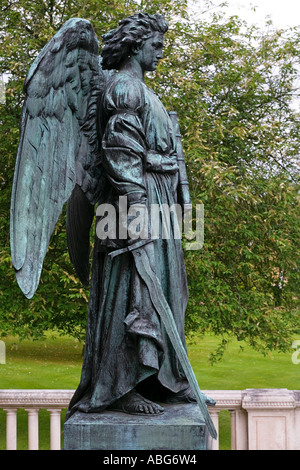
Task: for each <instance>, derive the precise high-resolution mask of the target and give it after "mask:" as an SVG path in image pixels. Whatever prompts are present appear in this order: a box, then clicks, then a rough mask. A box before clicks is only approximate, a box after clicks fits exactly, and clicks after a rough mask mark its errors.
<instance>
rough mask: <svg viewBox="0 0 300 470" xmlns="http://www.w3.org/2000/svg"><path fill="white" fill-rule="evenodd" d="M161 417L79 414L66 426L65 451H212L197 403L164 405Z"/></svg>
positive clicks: (116, 413) (105, 413) (72, 417)
mask: <svg viewBox="0 0 300 470" xmlns="http://www.w3.org/2000/svg"><path fill="white" fill-rule="evenodd" d="M163 406H164V409H165V411H164V413H163V414H162V415H159V416H134V415H129V414H125V413H119V412H114V411H104V412H102V413H88V414H86V413H80V412H76V413H74V415H72V416H71V418H69V419H68V421H67V422H66V423H65V426H64V449H65V450H208V449H210V448H211V438H210V436H209V433H208V431H207V428H206V426H205V423H204V420H203V417H202V414H201V412H200V410H199V407H198V405H197V404H182V405H181V404H180V405H165V404H164V405H163Z"/></svg>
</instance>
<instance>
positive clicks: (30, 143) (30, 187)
mask: <svg viewBox="0 0 300 470" xmlns="http://www.w3.org/2000/svg"><path fill="white" fill-rule="evenodd" d="M101 73H102V72H101V68H100V67H99V56H98V41H97V38H96V36H95V32H94V30H93V27H92V25H91V24H90V22H88V21H87V20H82V19H77V18H74V19H71V20H69V21H67V22H66V23H65V24H64V25H63V27H62V28H61V29H60V30H59V31H58V33H57V34H56V35H55V36H54V37H53V38H52V39H51V40H50V41H49V42H48V44H47V45H46V46H45V47H44V49H43V50H42V51H41V52H40V54H39V55H38V57H37V59H36V60H35V61H34V63H33V65H32V66H31V68H30V70H29V72H28V74H27V77H26V80H25V84H24V91H25V93H26V98H25V101H24V105H23V110H22V118H21V125H20V142H19V148H18V154H17V160H16V167H15V174H14V182H13V189H12V200H11V230H10V237H11V256H12V262H13V266H14V268H15V271H16V277H17V281H18V284H19V286H20V288H21V290H22V291H23V293H24V294H25V296H26V297H28V298H31V297H32V296H33V295H34V292H35V291H36V289H37V286H38V284H39V279H40V275H41V271H42V266H43V261H44V257H45V255H46V252H47V249H48V246H49V241H50V237H51V235H52V233H53V230H54V227H55V224H56V222H57V220H58V218H59V216H60V214H61V212H62V209H63V206H64V204H65V203H66V202H67V201H68V200H69V198H70V197H71V196H72V195H73V192H74V193H75V192H76V195H75V197H77V196H78V194H80V195H81V203H82V200H83V201H84V204H85V208H86V209H87V208H88V209H89V210H88V211H87V212H85V213H84V214H82V213H80V214H79V212H80V211H79V209H78V207H77V209H76V210H75V213H76V214H77V219H76V221H73V222H72V221H71V223H70V225H69V232H70V236H69V239H70V240H72V232H74V223H75V224H77V225H78V224H79V226H85V228H84V229H82V232H81V233H83V232H84V233H85V234H86V232H87V230H89V228H90V226H91V223H92V220H93V212H94V206H93V204H95V202H96V200H97V199H98V198H99V190H100V189H101V182H100V180H101V164H99V152H98V149H97V139H96V134H95V132H96V119H95V112H96V111H95V109H96V101H97V96H98V95H99V93H100V89H101V81H102V80H104V78H103V76H101ZM99 183H100V184H99ZM75 188H76V190H75V191H74V189H75ZM79 188H81V189H79ZM99 188H100V189H99ZM81 193H82V194H81ZM72 197H73V196H72ZM77 199H78V197H77ZM77 203H78V201H77ZM72 204H73V207H74V201H72ZM80 217H82V218H83V220H81V221H80ZM69 218H70V217H69ZM80 236H81V238H83V239H86V235H85V236H83V235H80V234H79V239H80ZM70 243H71V242H70ZM77 244H78V240H76V239H75V240H74V242H73V244H72V243H71V247H69V250H70V255H71V259H72V253H73V251H72V250H73V249H75V248H76V246H77ZM81 256H85V257H86V254H85V255H82V253H81ZM75 258H76V256H75ZM79 258H80V255H79ZM72 261H73V262H74V260H72ZM75 262H76V259H75ZM77 262H78V263H79V264H78V266H80V265H81V264H82V261H81V260H80V259H79V260H78V259H77ZM85 263H86V262H85ZM75 268H76V266H75ZM76 270H77V268H76ZM83 277H84V279H86V274H84V275H83Z"/></svg>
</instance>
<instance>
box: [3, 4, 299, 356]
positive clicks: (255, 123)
mask: <svg viewBox="0 0 300 470" xmlns="http://www.w3.org/2000/svg"><path fill="white" fill-rule="evenodd" d="M3 3H4V5H3V7H2V9H1V25H2V27H1V31H2V33H1V34H2V37H3V39H4V41H3V42H2V45H0V48H1V49H0V50H1V54H0V57H1V62H0V65H1V69H2V71H3V72H5V71H10V73H11V76H10V81H9V83H8V86H7V99H6V105H5V106H2V107H1V108H0V119H1V124H2V139H1V142H0V146H1V152H0V155H1V157H0V158H1V168H2V178H1V187H2V191H1V196H0V197H1V202H2V204H1V219H0V220H1V229H2V230H1V234H0V236H1V246H2V249H1V253H0V256H1V259H0V262H1V263H0V279H1V293H2V302H1V307H0V308H1V318H0V325H1V326H0V329H1V330H2V332H5V331H7V332H14V333H17V334H20V335H21V336H26V335H33V336H38V335H40V334H42V332H43V331H44V330H46V329H51V328H54V327H55V328H57V329H58V330H59V331H62V332H68V333H70V334H74V335H79V336H80V335H81V334H82V332H83V331H84V326H85V317H86V311H87V298H88V290H85V289H83V288H82V287H81V285H80V283H79V282H78V281H77V279H76V277H75V275H74V271H73V268H72V266H71V264H70V262H69V259H68V254H67V247H66V239H65V233H64V216H62V217H61V219H60V221H59V223H58V226H57V229H56V232H55V234H54V235H53V240H52V242H51V245H50V248H49V252H48V254H47V257H46V260H45V265H44V270H43V274H42V278H41V284H40V287H39V289H38V291H37V293H36V294H35V297H34V299H33V300H32V301H28V300H26V299H25V298H23V296H22V294H21V292H19V289H18V287H17V286H16V282H15V279H14V273H13V270H12V268H11V263H10V256H9V239H8V225H9V216H8V214H9V204H10V201H9V198H10V190H11V184H12V175H13V168H14V159H15V155H16V148H17V139H18V130H17V129H18V120H19V115H20V107H21V102H22V91H21V90H22V83H23V80H24V76H25V73H26V71H27V70H28V68H29V66H30V64H31V62H32V60H33V58H34V57H35V56H36V54H37V53H38V51H39V50H40V49H41V47H42V46H43V45H44V44H45V43H46V42H47V41H48V40H49V39H50V37H51V36H52V35H53V34H54V32H55V31H57V29H58V28H59V27H60V26H61V24H62V23H63V22H64V21H65V20H66V19H67V18H69V17H72V16H82V17H84V18H87V19H90V20H91V21H92V23H93V25H94V27H95V30H96V32H97V35H98V37H99V39H100V38H101V34H102V32H104V31H107V30H108V29H111V28H112V27H114V26H115V25H116V24H117V22H118V20H119V19H120V18H122V17H124V16H125V15H127V14H131V13H133V12H134V11H135V10H136V2H134V1H122V2H113V1H111V2H99V1H91V2H89V4H88V5H87V4H85V2H83V1H77V2H75V1H52V2H48V3H47V4H46V3H45V2H43V1H42V0H39V1H36V2H33V1H32V2H25V1H21V0H19V1H8V0H6V1H4V2H3ZM139 3H141V5H140V8H141V9H143V10H145V11H149V12H150V13H154V12H155V11H157V10H159V11H160V12H161V11H162V10H163V11H164V12H165V14H166V16H167V18H168V19H169V20H170V30H169V32H168V34H167V35H166V38H165V40H166V44H165V58H164V60H163V61H162V63H161V64H160V66H159V68H158V70H157V72H156V75H155V77H152V76H151V74H150V76H149V77H148V82H149V84H150V86H151V87H152V88H154V89H155V90H156V92H157V93H159V94H160V96H161V98H162V100H163V101H164V104H165V105H166V106H167V107H168V108H169V109H170V110H176V111H177V112H178V115H179V120H180V128H181V132H182V138H183V145H184V151H185V155H186V161H187V168H188V174H189V180H190V189H191V194H192V200H193V205H194V206H196V204H200V203H203V204H204V208H205V243H204V247H203V249H202V250H199V251H196V252H193V251H186V266H187V273H188V278H189V286H190V302H189V307H188V312H187V322H186V327H187V332H188V333H192V332H195V331H197V332H198V333H199V332H200V333H206V332H211V333H213V334H218V335H220V337H221V341H220V348H219V351H218V353H217V356H218V357H220V356H221V352H222V351H223V349H224V347H225V346H226V344H227V342H228V341H229V339H230V338H231V337H237V338H238V339H241V340H246V341H247V342H249V343H250V344H251V345H252V346H253V347H255V348H257V349H259V350H261V351H262V352H266V351H268V350H273V349H279V350H282V351H284V350H287V349H289V348H290V346H291V341H292V339H291V338H292V335H293V334H294V333H295V331H297V329H298V328H299V319H298V318H299V291H298V285H299V266H300V262H299V261H300V260H299V253H300V251H299V236H298V234H299V228H300V220H299V171H298V148H299V112H298V110H297V106H298V101H297V100H298V90H297V88H296V85H297V82H296V76H297V66H298V62H299V33H298V31H297V30H291V31H276V30H272V28H271V26H270V27H269V30H268V32H267V33H263V32H261V31H259V30H257V29H256V28H253V27H251V28H250V27H248V26H247V25H246V24H245V23H243V22H241V21H240V20H239V19H238V18H237V17H232V18H230V19H229V20H225V18H224V17H223V16H222V15H213V16H212V17H211V18H210V20H201V21H200V22H199V21H198V22H197V23H195V22H193V21H192V20H191V19H189V16H188V10H187V6H186V2H185V1H180V2H175V1H164V2H161V1H160V2H158V1H157V0H155V1H152V2H150V1H142V2H139ZM99 10H101V14H100V13H99ZM4 27H5V30H4ZM4 31H5V33H4ZM16 32H18V35H16ZM153 78H155V79H153Z"/></svg>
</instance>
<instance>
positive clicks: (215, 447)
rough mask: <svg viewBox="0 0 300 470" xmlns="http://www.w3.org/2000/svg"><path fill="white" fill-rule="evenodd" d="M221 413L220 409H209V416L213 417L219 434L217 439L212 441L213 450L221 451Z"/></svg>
mask: <svg viewBox="0 0 300 470" xmlns="http://www.w3.org/2000/svg"><path fill="white" fill-rule="evenodd" d="M219 412H220V410H218V409H212V408H209V414H210V416H211V420H212V422H213V423H214V426H215V428H216V431H217V433H218V436H217V439H212V447H211V450H219Z"/></svg>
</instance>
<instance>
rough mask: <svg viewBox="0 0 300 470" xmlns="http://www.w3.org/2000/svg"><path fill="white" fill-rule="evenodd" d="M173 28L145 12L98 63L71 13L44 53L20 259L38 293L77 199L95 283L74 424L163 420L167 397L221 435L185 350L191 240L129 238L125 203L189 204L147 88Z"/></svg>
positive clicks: (160, 111) (169, 134) (73, 235)
mask: <svg viewBox="0 0 300 470" xmlns="http://www.w3.org/2000/svg"><path fill="white" fill-rule="evenodd" d="M167 29H168V25H167V22H166V20H165V19H164V17H163V16H161V15H159V14H156V15H150V14H146V13H137V14H135V15H133V16H130V17H128V18H126V19H124V20H122V21H120V23H119V26H118V27H117V28H116V29H114V30H112V31H110V32H109V33H107V34H105V35H104V36H103V48H102V51H101V55H100V56H99V52H98V50H99V46H98V40H97V37H96V35H95V32H94V30H93V27H92V25H91V23H90V22H89V21H87V20H84V19H78V18H73V19H70V20H69V21H67V22H66V23H65V24H64V25H63V26H62V28H61V29H60V30H59V31H58V32H57V34H56V35H55V36H54V37H53V38H52V39H51V40H50V41H49V42H48V44H47V45H46V46H45V47H44V49H43V50H42V51H41V52H40V54H39V55H38V56H37V58H36V60H35V61H34V63H33V64H32V66H31V68H30V70H29V72H28V74H27V77H26V80H25V84H24V92H25V95H26V97H25V100H24V106H23V110H22V118H21V125H20V142H19V149H18V155H17V161H16V168H15V175H14V183H13V191H12V203H11V253H12V261H13V266H14V268H15V272H16V277H17V281H18V283H19V286H20V288H21V289H22V291H23V293H24V294H25V296H26V297H28V298H31V297H32V296H33V295H34V292H35V291H36V289H37V287H38V284H39V279H40V275H41V271H42V266H43V260H44V257H45V255H46V251H47V249H48V245H49V240H50V237H51V234H52V233H53V230H54V227H55V224H56V222H57V220H58V218H59V216H60V214H61V212H62V209H63V207H64V205H65V204H67V226H66V230H67V240H68V249H69V253H70V258H71V261H72V263H73V265H74V267H75V270H76V272H77V274H78V276H79V278H80V280H81V281H82V282H83V283H84V284H89V283H90V299H89V309H88V318H87V329H86V342H85V351H84V359H83V366H82V373H81V379H80V383H79V385H78V388H77V390H76V391H75V394H74V396H73V398H72V400H71V403H70V406H69V410H68V415H67V419H68V417H69V416H70V415H71V414H72V413H74V412H75V411H80V412H85V413H99V412H101V411H102V410H104V409H111V410H118V411H121V412H125V413H132V414H144V415H151V416H153V415H155V414H161V413H163V411H164V409H163V404H164V403H189V402H198V404H199V406H200V408H201V411H202V414H203V416H204V419H205V422H206V424H207V426H208V428H209V431H210V433H211V435H212V436H213V437H216V431H215V428H214V425H213V423H212V421H211V418H210V415H209V413H208V410H207V405H212V404H214V402H213V400H212V399H210V398H209V397H207V396H205V395H204V394H203V393H202V392H201V391H200V389H199V387H198V384H197V381H196V378H195V376H194V374H193V371H192V368H191V366H190V363H189V360H188V358H187V353H186V343H185V335H184V316H185V309H186V305H187V300H188V287H187V279H186V272H185V265H184V257H183V249H182V243H181V239H180V238H178V237H174V236H169V237H155V238H154V237H151V236H150V235H149V234H150V232H149V231H147V233H148V236H146V237H130V236H129V235H128V236H125V237H124V236H120V231H122V233H124V230H123V229H124V228H126V224H128V219H127V220H126V217H125V218H124V214H121V208H120V198H125V197H126V201H127V205H128V208H129V209H130V208H131V207H133V206H135V207H138V208H139V210H140V211H142V212H143V210H147V209H149V208H150V206H151V205H153V204H155V205H158V206H162V205H163V204H167V205H168V206H171V205H172V204H174V203H180V204H182V203H183V201H182V200H180V194H181V195H182V188H183V189H184V190H183V192H184V191H185V192H186V191H187V186H185V187H184V186H183V185H184V184H186V181H184V178H185V176H184V175H183V172H182V171H180V165H181V164H182V162H180V159H179V158H178V145H177V144H178V129H176V126H174V122H173V121H174V119H172V115H171V114H170V113H168V112H167V111H166V109H165V107H164V106H163V104H162V102H161V101H160V99H159V97H158V96H157V95H156V94H155V93H154V92H153V91H152V90H151V89H149V88H148V87H147V86H146V85H145V82H144V74H145V72H148V71H154V70H155V69H156V66H157V63H158V61H159V60H160V59H161V58H162V56H163V39H164V34H165V33H166V31H167ZM180 188H181V190H180ZM181 199H182V198H181ZM101 204H110V205H111V206H113V207H114V209H115V213H116V217H117V219H118V220H117V224H116V227H117V228H118V229H117V232H116V233H115V236H113V237H106V238H105V237H98V236H96V235H95V242H94V248H93V256H92V268H91V280H89V278H90V261H89V259H90V231H91V227H92V226H93V221H94V219H95V220H96V222H97V220H98V219H99V220H101V217H102V218H103V214H102V215H100V216H99V215H98V212H97V211H96V208H97V207H99V205H101ZM127 214H129V211H128V212H127ZM128 217H129V216H128ZM148 228H149V230H150V227H148V226H147V230H148ZM170 230H171V235H172V230H173V231H174V230H175V227H174V226H173V225H172V224H171V228H170Z"/></svg>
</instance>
